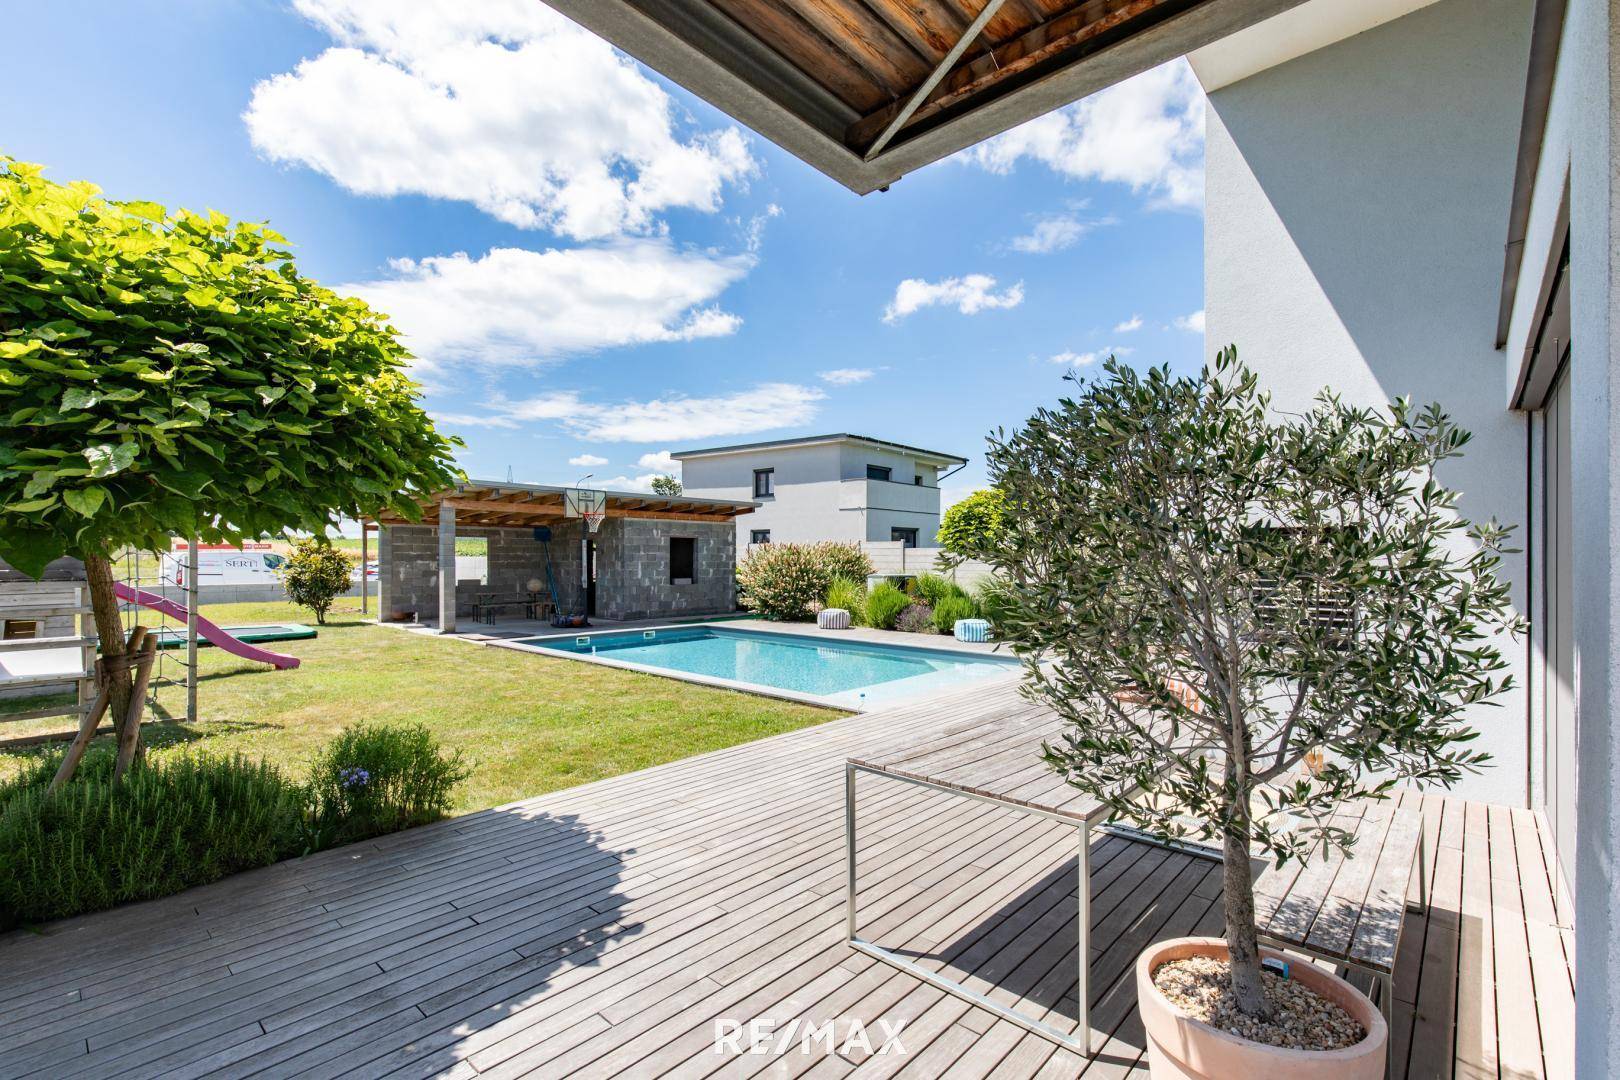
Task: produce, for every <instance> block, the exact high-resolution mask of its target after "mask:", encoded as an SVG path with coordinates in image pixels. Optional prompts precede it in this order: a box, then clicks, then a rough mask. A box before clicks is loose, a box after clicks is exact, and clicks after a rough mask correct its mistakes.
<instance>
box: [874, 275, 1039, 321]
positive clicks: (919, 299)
mask: <svg viewBox="0 0 1620 1080" xmlns="http://www.w3.org/2000/svg"><path fill="white" fill-rule="evenodd" d="M995 288H996V279H995V278H993V277H991V276H990V275H989V274H967V275H965V276H963V277H952V278H943V279H941V280H939V281H924V280H923V279H922V278H906V279H905V280H904V281H902V282H901V283H900V284H899V285H898V286H897V287H896V288H895V290H894V299H893V300H891V301H889V305H888V307H886V308H884V309H883V321H884V322H886V323H896V322H899V321H900V320H901V319H903V318H905V317H906V316H907V315H910V314H912V313H914V312H917V311H920V310H922V309H923V308H925V307H934V306H936V305H943V306H946V307H954V308H956V310H958V311H960V312H961V313H962V314H964V315H977V314H978V313H979V312H981V311H985V310H988V309H991V308H1014V307H1017V306H1018V305H1019V304H1022V303H1023V302H1024V283H1023V282H1022V281H1020V282H1017V283H1016V284H1013V285H1009V286H1007V287H1006V288H1005V289H1003V290H1001V291H1000V292H999V293H998V292H996V291H995Z"/></svg>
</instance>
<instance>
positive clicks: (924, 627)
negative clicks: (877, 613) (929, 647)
mask: <svg viewBox="0 0 1620 1080" xmlns="http://www.w3.org/2000/svg"><path fill="white" fill-rule="evenodd" d="M894 628H895V629H896V630H904V631H905V632H906V633H908V634H924V633H929V632H931V631H932V630H933V629H934V609H933V608H932V607H930V606H929V605H928V604H926V603H921V602H919V603H916V604H912V605H911V606H910V607H908V608H906V609H905V610H904V611H902V612H901V613H900V616H899V618H897V619H895V620H894Z"/></svg>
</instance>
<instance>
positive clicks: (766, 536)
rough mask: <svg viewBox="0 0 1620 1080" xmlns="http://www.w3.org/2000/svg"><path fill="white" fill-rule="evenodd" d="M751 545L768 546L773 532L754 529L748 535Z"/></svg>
mask: <svg viewBox="0 0 1620 1080" xmlns="http://www.w3.org/2000/svg"><path fill="white" fill-rule="evenodd" d="M748 542H749V543H750V544H768V543H770V542H771V530H769V529H754V530H753V531H751V532H750V533H749V534H748Z"/></svg>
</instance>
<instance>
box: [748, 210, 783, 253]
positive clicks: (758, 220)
mask: <svg viewBox="0 0 1620 1080" xmlns="http://www.w3.org/2000/svg"><path fill="white" fill-rule="evenodd" d="M781 216H782V208H781V207H780V206H777V205H776V204H775V203H770V204H769V205H767V206H766V207H765V209H764V210H762V211H760V212H759V213H757V214H755V215H754V216H753V217H751V218H749V219H748V224H747V226H746V227H745V228H744V229H743V242H744V243H745V244H746V245H747V246H748V250H749V251H752V252H755V253H757V252H758V251H759V249H760V248H761V247H763V246H764V245H765V223H766V222H768V221H770V220H771V219H772V218H778V217H781Z"/></svg>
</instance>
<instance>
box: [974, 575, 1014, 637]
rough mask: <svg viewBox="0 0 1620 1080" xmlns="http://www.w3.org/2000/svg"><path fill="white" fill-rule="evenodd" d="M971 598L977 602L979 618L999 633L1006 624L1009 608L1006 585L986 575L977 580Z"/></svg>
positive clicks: (1009, 602)
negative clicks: (974, 591) (975, 589)
mask: <svg viewBox="0 0 1620 1080" xmlns="http://www.w3.org/2000/svg"><path fill="white" fill-rule="evenodd" d="M973 599H974V600H975V601H976V602H977V603H978V607H979V618H981V619H984V620H986V621H988V622H989V623H990V629H991V630H992V631H994V632H997V633H998V634H999V632H1000V631H1001V629H1002V628H1003V627H1004V626H1005V625H1006V618H1007V613H1008V611H1009V610H1010V608H1011V600H1010V598H1009V597H1008V595H1007V588H1006V586H1004V585H1002V584H1001V582H999V581H997V580H996V579H995V578H993V577H987V578H985V579H984V580H983V581H981V582H979V587H978V589H977V595H975V596H974V598H973Z"/></svg>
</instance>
